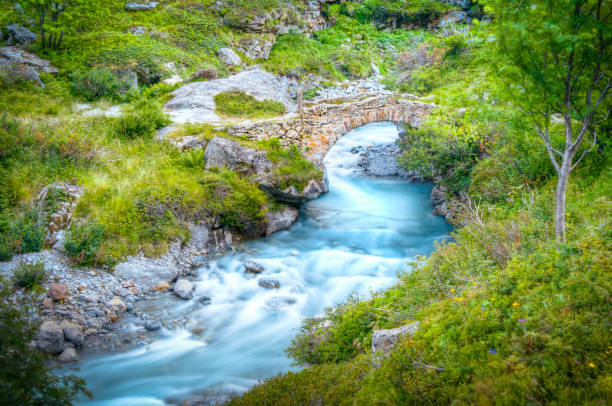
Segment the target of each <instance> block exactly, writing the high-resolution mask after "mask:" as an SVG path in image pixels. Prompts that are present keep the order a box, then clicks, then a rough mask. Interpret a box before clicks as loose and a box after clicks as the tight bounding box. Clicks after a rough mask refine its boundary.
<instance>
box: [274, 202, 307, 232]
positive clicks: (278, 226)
mask: <svg viewBox="0 0 612 406" xmlns="http://www.w3.org/2000/svg"><path fill="white" fill-rule="evenodd" d="M299 216H300V211H299V210H298V209H296V208H295V207H292V206H286V207H284V208H283V209H282V210H271V209H268V212H267V213H266V220H267V222H268V225H267V227H266V236H269V235H270V234H273V233H276V232H277V231H281V230H287V229H289V227H291V226H292V225H293V224H294V223H295V222H296V221H297V219H298V217H299Z"/></svg>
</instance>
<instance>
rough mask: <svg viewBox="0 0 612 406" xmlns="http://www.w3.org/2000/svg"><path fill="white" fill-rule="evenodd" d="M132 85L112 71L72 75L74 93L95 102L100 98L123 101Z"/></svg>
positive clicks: (95, 71)
mask: <svg viewBox="0 0 612 406" xmlns="http://www.w3.org/2000/svg"><path fill="white" fill-rule="evenodd" d="M131 87H132V84H131V83H130V82H129V81H128V80H125V79H120V78H119V76H118V75H117V74H116V73H115V72H114V71H112V70H111V69H92V70H90V71H88V72H75V73H73V74H72V92H73V93H74V94H75V95H76V96H81V97H83V98H84V99H85V100H88V101H94V100H97V99H100V98H106V99H112V100H121V99H122V97H121V96H122V95H124V94H125V93H126V92H127V91H128V90H130V88H131Z"/></svg>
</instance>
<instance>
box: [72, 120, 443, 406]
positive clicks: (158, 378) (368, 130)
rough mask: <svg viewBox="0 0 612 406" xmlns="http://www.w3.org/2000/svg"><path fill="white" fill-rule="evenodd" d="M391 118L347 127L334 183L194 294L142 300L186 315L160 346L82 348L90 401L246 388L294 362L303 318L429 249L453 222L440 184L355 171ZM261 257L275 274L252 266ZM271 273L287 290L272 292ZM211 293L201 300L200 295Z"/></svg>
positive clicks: (390, 275)
mask: <svg viewBox="0 0 612 406" xmlns="http://www.w3.org/2000/svg"><path fill="white" fill-rule="evenodd" d="M396 138H397V130H396V128H395V126H394V125H393V124H390V123H376V124H370V125H367V126H364V127H361V128H358V129H356V130H354V131H352V132H351V133H349V134H347V135H346V136H344V137H343V138H342V139H341V140H340V141H339V142H338V143H337V144H336V145H335V146H334V147H333V148H332V149H331V150H330V152H329V153H328V155H327V157H326V159H325V163H326V166H327V173H328V178H329V186H330V192H329V193H328V194H326V195H324V196H322V197H320V198H319V199H317V200H314V201H312V202H309V203H308V204H306V205H304V207H303V208H302V210H301V214H300V218H299V221H298V222H297V223H296V224H295V225H294V226H293V227H292V228H291V229H290V230H288V231H283V232H279V233H277V234H274V235H272V236H270V237H268V238H264V239H259V240H256V241H250V242H248V243H246V244H243V245H241V246H240V247H238V248H237V249H236V251H235V252H230V253H227V254H225V255H223V256H219V257H217V258H215V259H212V260H211V261H210V263H209V265H208V266H207V267H205V268H202V269H200V270H199V276H198V281H197V283H196V292H195V295H194V299H193V300H190V301H183V300H180V299H177V298H174V297H172V296H171V295H168V296H167V297H164V298H160V299H156V300H150V301H145V302H140V303H138V304H137V305H136V308H137V310H138V311H141V312H145V313H147V314H149V315H150V316H152V317H153V318H154V319H165V320H169V319H173V320H179V321H180V323H179V325H181V326H182V327H180V328H177V329H162V330H161V331H160V332H159V334H158V335H157V336H156V338H155V340H154V341H153V343H151V344H150V345H148V346H146V347H142V348H138V349H136V350H132V351H128V352H123V353H114V354H103V355H100V354H98V355H85V356H84V357H83V361H82V362H81V365H80V372H79V373H78V374H79V375H80V376H82V377H83V378H85V379H86V381H87V384H88V387H89V389H90V390H91V391H92V392H93V395H94V399H93V400H84V401H82V402H81V403H80V404H82V405H105V406H110V405H113V406H115V405H116V406H119V405H121V406H125V405H143V406H146V405H165V404H167V403H166V401H167V400H168V399H172V398H181V397H185V396H188V395H189V393H192V392H193V393H198V391H199V392H201V391H202V390H204V389H206V388H212V387H215V388H219V387H221V388H223V390H230V391H243V390H246V389H248V388H249V387H250V386H252V385H254V384H256V383H257V381H258V380H259V379H263V378H266V377H270V376H273V375H276V374H277V373H279V372H283V371H287V370H289V369H290V360H289V359H287V357H286V356H285V354H284V351H283V350H284V349H285V348H286V347H287V346H288V344H289V343H290V340H291V337H292V336H293V335H294V334H295V332H296V331H297V329H298V328H299V326H300V322H301V320H302V319H303V318H305V317H310V316H315V315H318V314H321V313H322V312H323V310H324V309H325V308H326V307H328V306H332V305H334V304H337V303H339V302H342V301H343V300H345V299H346V297H347V296H348V295H350V294H351V293H352V292H356V293H357V294H359V295H361V296H368V295H371V293H372V292H373V291H376V290H379V289H382V288H384V287H387V286H389V285H391V284H393V282H394V281H395V280H396V272H397V271H398V270H408V264H407V262H408V260H409V259H411V258H413V257H414V256H415V255H426V254H428V253H429V252H430V251H431V250H432V249H433V243H434V242H435V241H437V240H440V239H443V238H445V237H447V236H448V233H449V232H450V230H451V228H450V226H449V225H448V224H447V223H446V222H445V221H444V219H442V218H440V217H436V216H433V215H431V214H430V211H431V210H432V207H431V204H430V201H429V194H430V192H431V185H423V184H414V183H412V184H411V183H407V182H406V181H405V180H402V179H399V178H371V177H366V176H363V175H362V174H360V172H359V171H358V170H357V162H358V159H359V158H358V155H355V154H352V153H351V152H350V150H351V148H352V147H355V146H369V145H377V144H389V143H392V142H394V141H395V139H396ZM246 259H251V260H254V261H256V262H258V263H260V264H262V265H263V266H264V267H265V269H266V271H265V272H264V273H263V274H261V275H256V276H254V275H249V274H246V273H245V272H244V268H243V265H242V263H243V261H244V260H246ZM260 278H272V279H276V280H278V281H279V282H280V288H279V289H264V288H262V287H260V286H259V285H258V279H260ZM202 296H210V297H211V298H212V304H210V305H208V306H202V305H200V304H199V303H198V298H200V297H202Z"/></svg>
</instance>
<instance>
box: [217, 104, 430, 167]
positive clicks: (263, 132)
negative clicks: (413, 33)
mask: <svg viewBox="0 0 612 406" xmlns="http://www.w3.org/2000/svg"><path fill="white" fill-rule="evenodd" d="M434 107H435V105H434V104H430V103H424V102H420V101H417V100H415V99H414V98H410V97H409V96H406V95H393V94H385V95H376V94H370V95H367V96H363V97H361V98H359V99H354V100H346V99H329V100H323V101H320V102H318V103H316V104H315V103H310V104H306V105H305V107H304V109H303V114H301V115H300V116H298V117H291V118H288V119H284V120H280V121H264V122H255V123H248V124H240V125H233V126H229V127H225V128H224V129H225V131H227V132H228V133H229V134H231V135H235V136H245V137H247V138H249V139H251V140H265V139H269V138H272V137H278V138H279V139H280V140H281V143H282V144H283V146H285V147H287V146H289V145H297V146H298V147H299V148H300V149H301V150H302V151H303V152H304V154H305V155H306V157H307V158H308V159H310V160H311V161H313V162H314V163H315V164H317V165H319V164H321V163H322V161H323V158H324V157H325V155H326V154H327V152H328V151H329V149H330V148H331V147H332V146H333V145H334V144H335V143H336V141H338V139H340V137H342V136H343V135H344V134H346V133H348V132H349V131H351V130H353V129H355V128H358V127H361V126H363V125H365V124H369V123H373V122H378V121H390V122H393V123H398V124H408V125H410V126H412V127H416V126H418V125H419V123H420V122H421V120H422V118H423V117H424V116H425V115H427V114H428V113H429V112H430V111H431V110H432V109H433V108H434Z"/></svg>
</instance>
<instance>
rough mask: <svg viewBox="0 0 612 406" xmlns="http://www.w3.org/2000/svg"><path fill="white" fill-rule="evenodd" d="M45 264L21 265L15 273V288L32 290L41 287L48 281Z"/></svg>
mask: <svg viewBox="0 0 612 406" xmlns="http://www.w3.org/2000/svg"><path fill="white" fill-rule="evenodd" d="M46 277H47V276H46V272H45V264H43V263H40V262H37V263H35V264H26V263H21V264H19V266H18V267H17V268H16V269H15V270H14V271H13V284H14V285H15V286H18V287H21V288H26V289H28V290H32V289H33V288H34V287H36V286H39V285H40V284H41V283H43V282H44V281H45V279H46Z"/></svg>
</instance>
